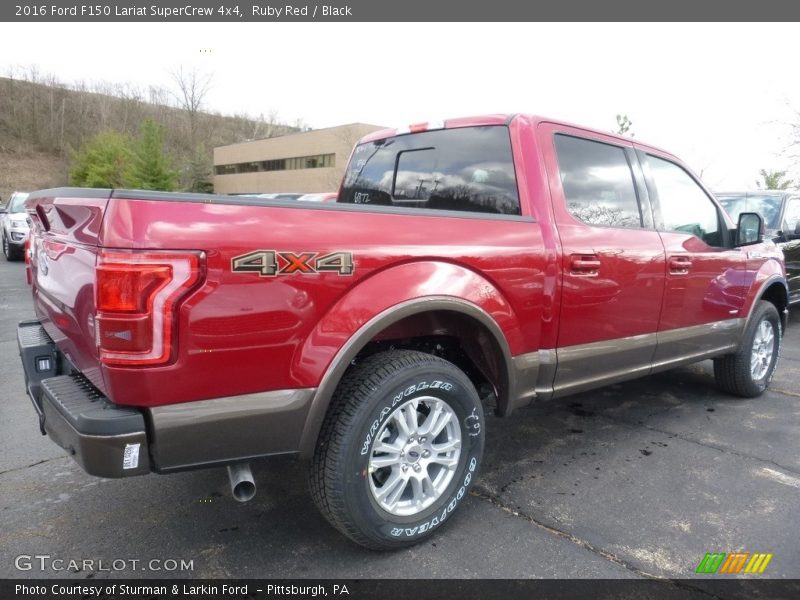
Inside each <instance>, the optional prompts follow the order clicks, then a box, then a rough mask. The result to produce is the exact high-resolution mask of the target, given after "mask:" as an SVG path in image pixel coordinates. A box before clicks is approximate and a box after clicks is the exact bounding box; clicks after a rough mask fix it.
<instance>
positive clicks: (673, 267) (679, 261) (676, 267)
mask: <svg viewBox="0 0 800 600" xmlns="http://www.w3.org/2000/svg"><path fill="white" fill-rule="evenodd" d="M691 268H692V259H691V258H689V257H688V256H671V257H670V259H669V272H670V274H672V275H687V274H688V273H689V269H691Z"/></svg>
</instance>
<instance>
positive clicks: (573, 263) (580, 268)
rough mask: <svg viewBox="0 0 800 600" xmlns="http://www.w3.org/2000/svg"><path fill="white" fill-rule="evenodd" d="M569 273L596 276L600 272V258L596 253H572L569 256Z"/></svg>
mask: <svg viewBox="0 0 800 600" xmlns="http://www.w3.org/2000/svg"><path fill="white" fill-rule="evenodd" d="M569 268H570V274H571V275H579V276H581V277H597V276H598V275H599V274H600V259H599V258H598V257H597V255H596V254H573V255H572V256H570V261H569Z"/></svg>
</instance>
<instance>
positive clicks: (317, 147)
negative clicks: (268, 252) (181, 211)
mask: <svg viewBox="0 0 800 600" xmlns="http://www.w3.org/2000/svg"><path fill="white" fill-rule="evenodd" d="M381 129H385V127H380V126H378V125H368V124H366V123H352V124H350V125H341V126H339V127H329V128H327V129H315V130H312V131H304V132H301V133H293V134H290V135H283V136H280V137H274V138H268V139H265V140H254V141H252V142H244V143H241V144H232V145H230V146H220V147H219V148H214V172H215V175H214V191H215V192H216V193H217V194H250V193H271V192H304V193H311V192H335V191H337V190H338V189H339V183H340V182H341V179H342V175H343V174H344V170H345V167H346V166H347V160H348V158H350V152H351V151H352V149H353V146H354V145H355V144H356V142H357V141H358V140H359V139H361V138H362V137H363V136H365V135H366V134H368V133H371V132H373V131H378V130H381ZM324 154H333V155H334V156H335V158H334V166H332V167H317V168H304V169H286V170H276V171H254V172H249V173H231V174H225V175H220V174H216V173H217V171H218V167H220V166H223V165H236V164H243V163H253V162H259V163H260V162H263V161H268V160H282V159H290V158H298V157H304V156H316V155H324Z"/></svg>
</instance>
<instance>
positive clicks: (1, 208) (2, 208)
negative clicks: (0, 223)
mask: <svg viewBox="0 0 800 600" xmlns="http://www.w3.org/2000/svg"><path fill="white" fill-rule="evenodd" d="M7 212H8V211H7V210H6V207H5V206H0V215H4V214H6V213H7Z"/></svg>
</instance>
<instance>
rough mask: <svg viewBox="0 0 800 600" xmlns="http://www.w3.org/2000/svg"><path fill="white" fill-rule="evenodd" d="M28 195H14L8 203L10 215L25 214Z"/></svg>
mask: <svg viewBox="0 0 800 600" xmlns="http://www.w3.org/2000/svg"><path fill="white" fill-rule="evenodd" d="M27 198H28V194H13V195H12V196H11V200H9V201H8V209H7V210H8V212H9V213H22V212H25V200H26V199H27Z"/></svg>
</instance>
